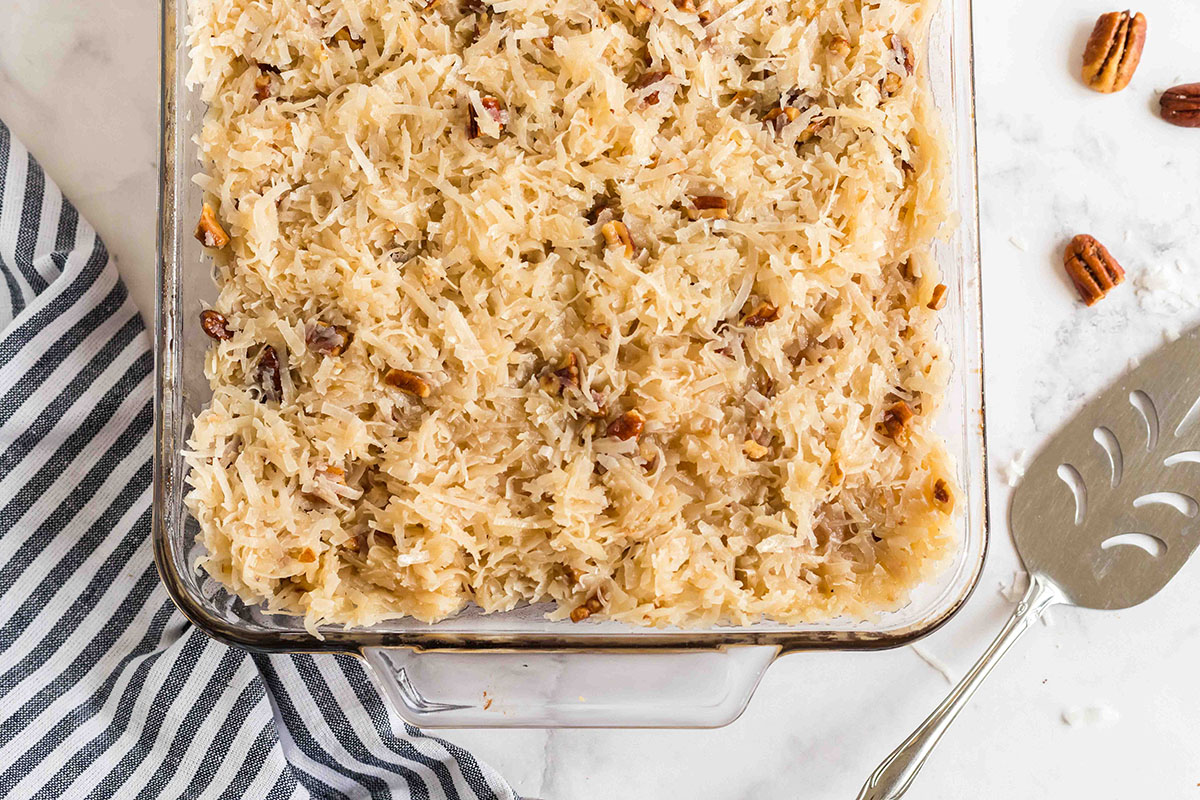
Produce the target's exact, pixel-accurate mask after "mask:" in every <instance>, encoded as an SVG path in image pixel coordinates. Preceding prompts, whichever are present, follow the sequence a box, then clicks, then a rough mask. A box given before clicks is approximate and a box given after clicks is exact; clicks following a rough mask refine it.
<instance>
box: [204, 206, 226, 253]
mask: <svg viewBox="0 0 1200 800" xmlns="http://www.w3.org/2000/svg"><path fill="white" fill-rule="evenodd" d="M196 239H198V240H199V241H200V244H202V245H204V246H205V247H212V248H216V249H220V248H222V247H224V246H225V245H227V244H229V234H228V233H226V232H225V229H224V228H222V227H221V223H220V222H218V221H217V213H216V212H215V211H213V207H212V206H210V205H209V204H208V203H205V204H204V207H203V208H201V209H200V221H199V222H198V223H196Z"/></svg>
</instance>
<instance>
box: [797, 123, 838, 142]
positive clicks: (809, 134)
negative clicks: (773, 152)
mask: <svg viewBox="0 0 1200 800" xmlns="http://www.w3.org/2000/svg"><path fill="white" fill-rule="evenodd" d="M832 122H833V120H832V119H830V118H829V117H820V118H818V119H814V120H813V121H812V122H810V123H808V124H807V125H806V126H804V130H803V131H801V132H800V135H799V136H797V137H796V144H804V143H805V142H807V141H809V140H810V139H812V138H813V137H814V136H816V135H817V134H818V133H820V132H821V131H823V130H824V129H825V128H826V127H827V126H828V125H830V124H831V123H832Z"/></svg>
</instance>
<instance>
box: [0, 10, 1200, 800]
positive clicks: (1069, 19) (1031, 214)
mask: <svg viewBox="0 0 1200 800" xmlns="http://www.w3.org/2000/svg"><path fill="white" fill-rule="evenodd" d="M976 6H977V10H976V23H975V29H976V38H977V42H976V64H977V82H978V94H979V107H978V108H979V115H978V119H979V160H980V173H981V183H982V207H983V210H982V217H983V269H984V297H985V308H986V314H985V316H986V326H985V327H986V342H987V345H986V360H987V368H986V377H987V393H988V440H989V447H990V452H991V456H992V467H991V475H990V476H989V477H990V479H991V487H992V525H993V545H992V552H991V555H990V558H989V561H988V565H987V570H986V573H985V575H984V577H983V580H982V583H981V584H980V587H979V590H978V591H977V592H976V594H975V596H974V597H973V599H972V600H971V602H970V603H969V604H968V606H967V608H966V609H965V610H964V611H963V612H962V613H961V614H960V615H959V616H957V617H956V618H955V619H954V620H953V621H952V622H951V623H950V624H949V625H947V626H946V627H945V628H944V629H942V630H941V631H939V632H938V633H936V634H934V635H933V636H931V637H929V638H928V639H927V640H925V641H924V642H923V643H922V647H923V648H925V649H927V650H928V651H929V652H931V653H933V654H934V655H935V656H936V657H937V658H939V659H941V660H942V661H943V662H945V664H947V665H948V666H949V668H950V670H951V671H952V672H953V673H955V674H961V673H962V672H963V671H964V670H965V669H966V668H967V667H969V666H970V664H971V663H972V662H973V661H974V659H975V657H976V656H977V655H978V654H979V653H980V652H981V651H982V650H983V649H984V647H985V646H986V644H987V642H988V641H989V640H990V639H991V637H992V636H993V635H994V633H995V632H996V631H997V630H998V629H999V627H1000V625H1001V624H1002V623H1003V621H1004V619H1005V617H1006V616H1007V614H1008V613H1009V610H1010V607H1011V603H1010V602H1009V601H1007V600H1006V599H1004V598H1003V597H1002V596H1001V594H1000V592H999V591H998V587H999V585H1000V584H1001V583H1007V582H1009V581H1010V579H1011V578H1012V575H1013V570H1014V568H1015V565H1016V563H1017V562H1016V557H1015V555H1014V552H1013V548H1012V545H1011V543H1010V541H1009V537H1008V531H1007V522H1006V517H1007V514H1006V510H1007V505H1008V498H1009V492H1010V490H1009V488H1008V486H1007V485H1006V483H1005V481H1004V480H1003V478H1002V477H1001V475H1000V472H999V471H998V469H997V467H999V466H1002V465H1004V464H1005V463H1006V462H1007V461H1008V460H1009V459H1010V458H1011V457H1012V455H1013V454H1014V453H1015V452H1017V451H1018V450H1021V449H1024V448H1030V447H1034V446H1036V445H1037V443H1038V442H1039V441H1041V440H1042V439H1043V438H1044V437H1045V436H1046V435H1047V434H1048V433H1049V432H1051V431H1052V430H1053V429H1054V428H1055V426H1056V425H1057V424H1059V423H1060V422H1061V421H1063V420H1064V419H1065V416H1066V415H1067V414H1068V413H1069V412H1070V411H1071V410H1073V409H1075V408H1077V407H1078V406H1079V405H1080V404H1081V403H1082V401H1083V400H1084V399H1085V398H1086V397H1087V396H1088V395H1089V393H1091V392H1093V391H1095V390H1096V389H1098V388H1099V387H1101V386H1103V385H1104V384H1105V383H1106V382H1107V380H1108V379H1110V378H1111V377H1113V376H1115V375H1116V374H1117V373H1118V372H1119V371H1121V370H1122V369H1124V368H1125V367H1126V365H1127V363H1128V361H1129V359H1130V358H1131V357H1135V356H1137V355H1139V354H1142V353H1144V352H1147V351H1148V350H1150V349H1152V348H1153V347H1154V346H1155V345H1157V344H1158V343H1160V342H1161V341H1162V340H1163V336H1164V332H1166V333H1168V334H1169V332H1170V331H1172V330H1176V331H1177V330H1178V329H1180V328H1182V327H1186V326H1188V325H1190V324H1191V323H1192V322H1193V321H1194V320H1195V319H1196V318H1198V317H1200V131H1189V130H1184V129H1178V128H1172V127H1170V126H1168V125H1166V124H1165V123H1163V122H1161V121H1160V120H1159V119H1158V118H1157V114H1156V110H1155V106H1156V103H1157V93H1158V91H1160V90H1162V89H1164V88H1166V87H1168V86H1171V85H1174V84H1176V83H1181V82H1184V81H1200V62H1197V59H1196V56H1197V52H1198V51H1197V45H1196V39H1195V32H1196V31H1197V30H1200V4H1197V3H1194V2H1192V3H1189V2H1184V0H1145V1H1144V2H1143V3H1142V5H1141V10H1142V11H1143V12H1145V14H1146V16H1147V18H1148V19H1149V29H1150V31H1149V37H1148V43H1147V47H1146V54H1145V58H1144V59H1143V62H1142V66H1141V68H1140V69H1139V71H1138V73H1137V76H1136V78H1135V80H1134V82H1133V85H1132V86H1131V87H1130V88H1129V89H1127V90H1126V91H1125V92H1123V93H1121V94H1119V95H1115V96H1101V95H1098V94H1095V93H1092V92H1090V91H1088V90H1086V89H1084V88H1083V87H1082V86H1081V85H1080V84H1079V82H1078V81H1077V80H1076V79H1075V77H1074V76H1075V73H1076V65H1077V60H1078V58H1079V53H1080V51H1081V50H1082V46H1083V41H1084V40H1085V38H1086V35H1087V32H1088V30H1089V29H1090V27H1091V24H1092V22H1093V21H1094V19H1095V17H1096V16H1097V15H1098V14H1099V13H1101V12H1103V11H1107V10H1110V9H1109V8H1108V6H1107V5H1105V4H1103V3H1096V2H1093V1H1092V0H1057V2H1054V3H1048V2H1045V0H1008V2H996V1H994V0H980V1H979V2H977V3H976ZM0 20H3V23H4V24H3V25H0V118H3V119H4V120H5V121H6V122H7V123H8V124H9V125H10V126H11V128H12V129H13V132H14V133H15V134H16V135H17V136H18V137H19V138H20V139H21V140H22V141H24V142H25V144H26V145H27V146H28V147H29V149H30V150H31V151H32V152H33V153H34V154H35V155H36V156H37V157H38V158H39V159H40V160H41V161H42V163H43V164H44V165H45V167H46V169H47V171H48V172H49V174H50V175H51V176H53V177H54V178H55V179H56V180H57V181H58V182H59V184H60V185H61V186H62V188H63V190H64V192H66V194H67V195H68V196H69V197H71V198H72V199H73V200H74V201H75V203H76V204H77V205H78V206H79V208H80V211H81V212H82V213H83V215H84V216H85V217H86V218H87V219H89V220H90V221H91V222H92V224H93V225H95V226H96V228H97V229H98V230H99V232H100V234H101V235H102V236H103V237H104V239H105V241H106V242H107V243H108V245H109V247H110V248H111V249H112V251H113V252H115V253H116V255H117V257H118V259H119V263H120V268H121V273H122V274H123V275H124V276H125V279H126V281H127V282H128V284H129V286H130V289H131V290H132V292H133V295H134V298H135V299H136V301H137V303H138V305H139V306H140V307H141V308H142V310H143V312H144V313H145V314H146V315H147V318H149V317H150V315H151V314H152V313H153V310H154V307H153V295H154V292H153V286H154V264H155V255H154V238H155V194H156V177H157V173H156V167H155V161H156V149H157V142H158V117H157V108H156V104H157V100H158V74H159V66H158V33H157V25H158V3H157V2H156V0H105V2H92V3H87V2H78V0H0ZM1188 69H1191V70H1193V71H1192V72H1188V71H1187V70H1188ZM1081 231H1089V232H1091V233H1093V234H1094V235H1096V236H1097V237H1098V238H1099V239H1101V241H1104V242H1106V243H1108V245H1109V247H1110V249H1111V250H1112V251H1113V252H1114V254H1115V255H1116V256H1117V257H1118V258H1119V259H1120V260H1121V261H1122V263H1123V264H1124V265H1125V267H1126V269H1127V270H1128V272H1129V275H1130V280H1129V282H1128V284H1127V285H1126V286H1124V287H1122V288H1120V289H1119V290H1117V291H1116V292H1115V294H1114V295H1113V296H1112V297H1110V298H1109V299H1107V300H1105V301H1104V302H1103V303H1102V304H1101V305H1099V306H1097V307H1095V308H1092V309H1086V308H1084V307H1083V306H1082V305H1081V304H1080V303H1078V302H1077V301H1076V300H1075V299H1074V297H1073V296H1072V291H1071V289H1070V287H1069V285H1068V283H1067V281H1066V279H1065V277H1064V276H1063V274H1062V271H1061V267H1060V252H1061V248H1062V246H1063V244H1064V243H1065V241H1066V240H1067V239H1068V238H1069V237H1070V236H1071V235H1073V234H1074V233H1077V232H1081ZM1163 269H1180V270H1182V273H1183V277H1182V278H1181V279H1180V280H1179V283H1180V285H1181V286H1183V287H1186V288H1185V289H1184V290H1183V291H1182V293H1181V295H1180V296H1178V297H1176V298H1174V299H1173V300H1172V299H1171V298H1169V297H1167V298H1164V297H1163V296H1162V295H1161V293H1160V294H1158V295H1156V296H1154V297H1146V296H1142V297H1139V293H1138V292H1137V291H1136V288H1137V287H1138V286H1139V285H1142V284H1144V283H1145V282H1146V281H1147V279H1148V276H1149V279H1153V276H1154V274H1155V272H1156V271H1159V270H1163ZM1158 280H1161V276H1160V277H1159V278H1158ZM1198 593H1200V565H1198V564H1190V565H1188V566H1186V567H1185V568H1184V570H1183V572H1182V573H1181V574H1180V576H1179V577H1178V578H1177V579H1176V580H1175V582H1174V583H1172V584H1171V585H1170V586H1169V587H1168V588H1167V589H1166V590H1164V591H1163V592H1162V593H1161V594H1160V595H1159V596H1158V597H1156V598H1154V599H1153V600H1152V601H1150V602H1148V603H1146V604H1145V605H1143V606H1141V607H1139V608H1136V609H1133V610H1130V611H1124V612H1118V613H1099V612H1087V611H1077V610H1074V609H1055V610H1054V611H1052V612H1051V616H1052V618H1053V624H1052V625H1050V626H1048V627H1045V628H1043V629H1039V630H1035V631H1032V632H1031V634H1030V635H1029V636H1027V637H1026V639H1025V640H1023V641H1022V642H1020V643H1019V644H1018V645H1017V647H1016V649H1015V650H1014V651H1013V652H1012V653H1011V654H1010V655H1009V656H1008V657H1007V658H1006V660H1005V661H1004V662H1003V663H1001V664H1000V666H999V667H998V668H997V669H996V671H995V673H994V674H993V675H992V677H991V678H990V679H989V680H988V682H987V683H986V684H985V685H984V686H983V688H982V689H981V690H980V692H979V694H978V695H977V696H976V698H975V701H974V702H973V703H972V704H971V706H970V707H969V708H968V709H967V710H966V711H965V712H964V713H963V715H962V716H961V717H960V719H959V720H958V721H957V722H956V723H955V725H954V727H953V728H952V729H951V731H950V733H949V735H948V736H947V737H946V739H945V741H944V742H943V743H942V745H941V746H940V748H939V749H938V750H937V752H936V753H935V754H934V756H933V758H932V759H931V760H930V762H929V764H928V765H927V766H926V768H925V771H924V772H923V774H922V775H921V776H920V778H919V779H918V782H917V784H916V785H915V787H914V789H913V790H912V792H911V793H910V794H909V797H913V798H917V799H918V800H923V799H927V798H928V799H932V798H962V797H972V798H982V799H985V800H986V799H990V798H1010V797H1039V798H1040V797H1055V798H1073V797H1089V798H1092V797H1096V798H1118V797H1120V798H1124V797H1154V798H1177V797H1178V798H1184V797H1197V796H1200V788H1197V786H1198V782H1200V757H1198V753H1200V749H1198V747H1200V746H1198V744H1197V741H1198V737H1197V733H1198V732H1200V681H1197V680H1195V670H1196V665H1197V664H1198V663H1200V616H1197V615H1196V611H1195V609H1196V605H1195V602H1194V598H1195V596H1196V595H1197V594H1198ZM946 690H947V683H946V681H945V680H944V679H943V678H942V676H941V675H940V674H938V673H937V672H936V671H934V670H933V669H932V668H930V667H929V666H928V665H927V664H926V663H925V662H923V661H922V660H921V659H920V658H919V657H918V656H917V655H916V653H915V652H914V651H913V650H911V649H908V648H904V649H900V650H896V651H892V652H887V653H876V654H844V653H820V654H800V655H794V656H790V657H787V658H785V659H783V660H782V661H780V662H779V663H777V664H775V665H774V666H773V667H772V668H771V669H770V670H769V671H768V673H767V676H766V678H765V680H764V681H763V683H762V685H761V687H760V688H759V690H758V692H757V694H756V695H755V697H754V699H753V700H752V701H751V703H750V707H749V708H748V709H747V711H746V713H745V714H744V715H743V716H742V718H741V719H740V720H738V721H737V722H736V723H734V724H733V725H731V726H729V727H727V728H724V729H721V730H714V731H685V732H679V731H648V732H646V731H643V732H630V731H554V732H546V731H511V732H510V731H504V732H497V731H489V732H481V731H462V732H456V733H452V734H451V735H450V738H452V739H453V740H455V741H457V742H458V743H460V744H463V745H465V746H467V747H469V748H470V749H472V750H473V751H474V752H475V753H476V754H477V755H479V756H480V757H481V758H484V759H486V760H488V761H490V762H491V763H492V764H494V765H495V766H496V767H498V768H499V769H500V770H501V771H502V772H503V773H504V774H505V775H507V776H508V777H509V778H510V780H512V781H513V783H514V784H515V785H516V787H517V788H518V790H519V791H521V792H523V793H525V794H528V795H531V796H535V797H541V798H546V799H547V800H590V799H591V798H596V799H597V800H599V799H600V798H605V799H607V798H614V797H632V798H683V797H687V798H705V799H706V800H708V799H711V800H743V799H744V800H774V799H775V798H778V799H779V800H784V799H785V798H786V799H787V800H792V799H793V798H796V797H805V798H816V800H822V799H823V798H850V797H853V796H854V794H855V793H856V792H857V790H858V787H859V786H860V785H861V783H862V781H863V779H864V778H865V776H866V775H867V774H868V773H869V772H870V770H871V769H873V768H874V766H875V765H876V763H877V762H878V761H879V759H880V758H881V757H882V756H883V755H885V754H886V753H887V752H888V751H889V750H891V749H892V747H893V746H895V744H896V743H898V742H899V741H900V740H901V739H902V738H903V737H904V736H906V735H907V734H908V733H909V731H910V730H911V729H912V728H913V727H914V726H915V725H916V724H917V723H918V722H919V721H920V720H921V719H923V718H924V716H925V715H926V714H927V713H928V712H929V711H930V710H931V709H932V708H933V707H934V706H935V705H936V704H937V703H938V702H939V701H940V700H941V698H942V697H943V695H944V694H945V692H946ZM1089 706H1098V707H1100V706H1102V707H1105V708H1111V709H1112V710H1114V711H1115V712H1116V714H1117V715H1118V716H1119V719H1115V720H1113V719H1109V720H1108V721H1106V722H1102V723H1100V724H1093V725H1082V726H1069V725H1067V724H1065V723H1064V721H1063V715H1064V712H1067V711H1068V710H1069V709H1073V708H1085V707H1089Z"/></svg>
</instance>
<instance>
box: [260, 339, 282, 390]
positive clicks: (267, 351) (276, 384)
mask: <svg viewBox="0 0 1200 800" xmlns="http://www.w3.org/2000/svg"><path fill="white" fill-rule="evenodd" d="M254 379H255V382H256V383H258V386H259V388H260V389H261V390H262V395H261V399H262V400H263V402H267V403H270V402H275V403H278V402H279V401H280V400H282V399H283V372H282V370H281V368H280V366H279V354H278V353H276V352H275V348H274V347H272V346H271V345H269V344H268V345H265V346H264V347H263V349H262V353H260V354H259V356H258V367H257V369H256V370H255V376H254Z"/></svg>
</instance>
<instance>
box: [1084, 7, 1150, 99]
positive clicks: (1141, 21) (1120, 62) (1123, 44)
mask: <svg viewBox="0 0 1200 800" xmlns="http://www.w3.org/2000/svg"><path fill="white" fill-rule="evenodd" d="M1145 44H1146V18H1145V17H1144V16H1143V15H1142V14H1140V13H1139V14H1130V12H1128V11H1112V12H1109V13H1108V14H1104V15H1102V16H1101V17H1100V19H1098V20H1096V26H1095V27H1094V28H1093V29H1092V35H1091V36H1090V37H1089V38H1088V42H1087V47H1086V48H1084V51H1083V73H1082V74H1083V82H1084V83H1086V84H1087V85H1088V87H1089V88H1092V89H1095V90H1096V91H1097V92H1104V93H1106V94H1107V93H1110V92H1119V91H1121V90H1122V89H1124V88H1125V87H1126V86H1128V85H1129V81H1130V80H1131V79H1132V78H1133V73H1134V71H1135V70H1136V69H1137V67H1138V62H1139V61H1141V60H1142V48H1143V47H1144V46H1145Z"/></svg>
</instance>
